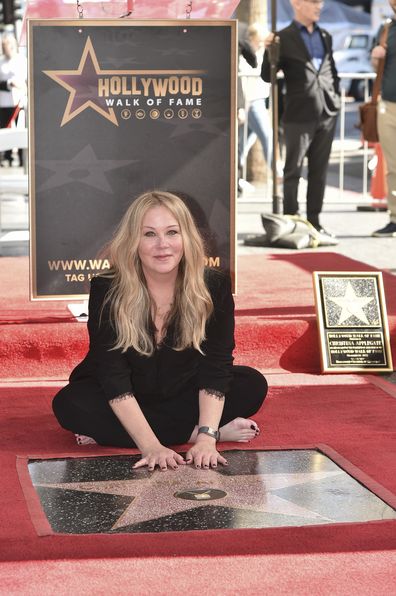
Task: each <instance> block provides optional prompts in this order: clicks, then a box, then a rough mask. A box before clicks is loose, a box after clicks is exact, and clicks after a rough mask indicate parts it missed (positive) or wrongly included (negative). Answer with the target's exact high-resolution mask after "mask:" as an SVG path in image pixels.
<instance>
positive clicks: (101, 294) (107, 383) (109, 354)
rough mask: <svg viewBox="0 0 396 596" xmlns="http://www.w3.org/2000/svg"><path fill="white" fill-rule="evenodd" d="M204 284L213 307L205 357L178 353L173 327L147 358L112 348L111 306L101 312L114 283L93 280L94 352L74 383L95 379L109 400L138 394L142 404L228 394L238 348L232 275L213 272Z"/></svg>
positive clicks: (79, 368) (75, 374) (74, 375)
mask: <svg viewBox="0 0 396 596" xmlns="http://www.w3.org/2000/svg"><path fill="white" fill-rule="evenodd" d="M205 279H206V285H207V287H208V289H209V292H210V294H211V297H212V301H213V305H214V312H213V314H212V316H211V317H210V319H209V321H208V322H207V325H206V340H205V341H204V342H203V344H202V346H201V347H202V350H203V352H204V354H205V355H204V356H203V355H202V354H200V352H198V351H197V350H195V349H193V348H187V349H185V350H183V351H175V350H173V349H172V335H173V332H174V326H172V324H170V325H169V328H168V332H167V334H166V337H165V338H164V340H163V342H162V344H161V345H160V346H159V347H158V348H157V349H156V350H155V352H154V354H153V355H152V356H150V357H147V356H142V355H140V354H139V353H138V352H137V351H136V350H134V349H132V348H129V349H128V350H127V351H126V352H124V353H122V352H121V350H111V349H110V348H111V347H112V346H113V345H114V343H115V332H114V329H113V327H112V325H111V324H110V321H109V307H108V305H107V306H106V307H105V308H104V309H103V312H102V316H101V315H100V313H101V311H102V305H103V301H104V299H105V296H106V293H107V291H108V289H109V286H110V282H111V280H110V279H109V278H105V277H94V278H93V279H92V281H91V291H90V296H89V319H88V332H89V339H90V344H89V351H88V354H87V355H86V357H85V358H84V360H83V361H82V362H81V363H80V364H79V365H78V366H77V367H76V368H75V369H74V370H73V372H72V374H71V376H70V383H71V384H73V383H74V382H78V381H81V380H91V381H92V382H94V383H97V384H99V385H100V386H101V388H102V390H103V393H104V397H105V398H106V399H107V400H111V399H113V398H114V397H117V396H119V395H122V394H124V393H133V394H134V395H135V397H136V398H137V399H139V401H150V399H155V400H158V399H160V400H167V399H171V398H172V397H174V396H176V395H179V394H180V393H182V392H183V391H185V390H189V391H190V390H191V387H196V388H197V389H205V388H206V389H215V390H216V391H220V392H221V393H226V392H227V391H228V389H229V386H230V382H231V379H232V362H233V357H232V352H233V349H234V300H233V296H232V293H231V283H230V279H229V277H228V276H226V275H224V274H222V273H219V272H217V271H214V270H210V269H208V270H207V271H206V273H205Z"/></svg>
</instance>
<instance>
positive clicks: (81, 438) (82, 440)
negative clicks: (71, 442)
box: [74, 434, 97, 445]
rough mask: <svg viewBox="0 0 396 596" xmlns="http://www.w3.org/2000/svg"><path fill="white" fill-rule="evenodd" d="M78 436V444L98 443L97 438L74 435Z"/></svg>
mask: <svg viewBox="0 0 396 596" xmlns="http://www.w3.org/2000/svg"><path fill="white" fill-rule="evenodd" d="M74 436H75V437H76V441H77V445H96V444H97V443H96V441H95V439H93V438H92V437H87V436H86V435H78V434H75V435H74Z"/></svg>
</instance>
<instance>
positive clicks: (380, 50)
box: [371, 45, 386, 60]
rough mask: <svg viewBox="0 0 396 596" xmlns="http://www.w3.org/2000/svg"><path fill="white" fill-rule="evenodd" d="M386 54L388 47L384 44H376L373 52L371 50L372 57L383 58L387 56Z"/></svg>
mask: <svg viewBox="0 0 396 596" xmlns="http://www.w3.org/2000/svg"><path fill="white" fill-rule="evenodd" d="M385 56H386V48H384V47H383V46H379V45H378V46H375V48H373V50H372V52H371V57H372V58H374V59H376V60H380V59H381V58H385Z"/></svg>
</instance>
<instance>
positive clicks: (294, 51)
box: [261, 0, 341, 235]
mask: <svg viewBox="0 0 396 596" xmlns="http://www.w3.org/2000/svg"><path fill="white" fill-rule="evenodd" d="M291 5H292V7H293V10H294V20H293V21H292V23H291V24H290V25H289V26H288V27H286V28H285V29H282V30H281V31H279V32H278V33H276V34H274V33H270V34H269V35H268V36H267V38H266V39H265V47H266V51H265V54H264V60H263V65H262V69H261V76H262V78H263V79H264V81H267V82H270V80H271V73H270V69H271V65H270V59H269V52H268V50H269V48H270V46H271V45H272V44H273V43H275V42H276V43H279V59H278V62H277V65H276V68H277V70H282V71H283V74H284V78H285V84H286V94H285V96H284V113H283V129H284V143H285V147H286V161H285V167H284V171H283V195H284V199H283V210H284V213H285V214H289V215H297V214H298V211H299V206H298V184H299V181H300V176H301V169H302V165H303V161H304V157H307V159H308V187H307V219H308V221H309V222H310V223H311V224H312V225H313V226H314V227H315V228H316V229H317V230H318V231H319V232H321V233H322V234H328V235H331V234H329V232H327V231H326V230H325V229H324V228H323V227H322V224H321V222H320V220H319V216H320V214H321V211H322V207H323V198H324V192H325V187H326V176H327V168H328V162H329V157H330V151H331V145H332V142H333V138H334V132H335V127H336V123H337V115H338V111H339V109H340V106H341V98H340V91H339V78H338V74H337V70H336V67H335V63H334V59H333V49H332V38H331V35H330V34H329V33H328V32H327V31H325V30H324V29H321V28H320V27H319V26H318V25H317V22H318V21H319V17H320V13H321V9H322V6H323V2H322V1H321V0H291Z"/></svg>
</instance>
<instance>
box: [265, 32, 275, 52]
mask: <svg viewBox="0 0 396 596" xmlns="http://www.w3.org/2000/svg"><path fill="white" fill-rule="evenodd" d="M274 41H275V33H269V34H268V35H267V37H266V38H265V39H264V46H265V48H266V49H268V48H269V47H270V45H272V44H273V43H274Z"/></svg>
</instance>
